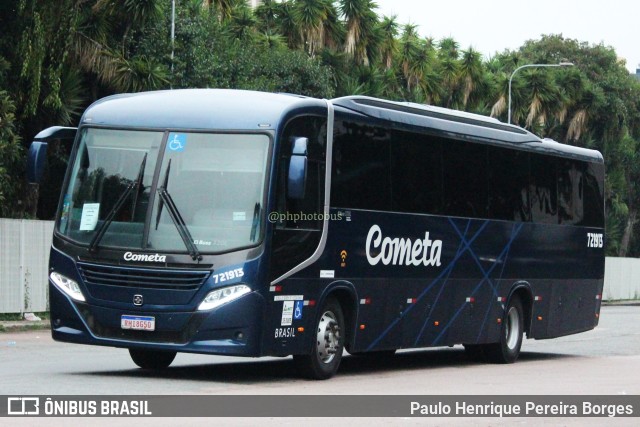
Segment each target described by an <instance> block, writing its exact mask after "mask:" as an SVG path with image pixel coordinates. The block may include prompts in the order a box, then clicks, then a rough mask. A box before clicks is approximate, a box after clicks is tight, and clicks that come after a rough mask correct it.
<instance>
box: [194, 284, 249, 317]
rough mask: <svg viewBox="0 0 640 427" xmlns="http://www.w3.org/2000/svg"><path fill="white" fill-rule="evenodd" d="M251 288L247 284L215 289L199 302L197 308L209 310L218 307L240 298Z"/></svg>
mask: <svg viewBox="0 0 640 427" xmlns="http://www.w3.org/2000/svg"><path fill="white" fill-rule="evenodd" d="M249 292H251V289H249V287H248V286H247V285H236V286H228V287H226V288H221V289H216V290H215V291H213V292H209V294H208V295H207V296H206V297H205V299H204V300H203V301H202V302H201V303H200V306H199V307H198V310H200V311H203V310H211V309H214V308H216V307H220V306H221V305H223V304H226V303H228V302H231V301H233V300H235V299H238V298H240V297H241V296H242V295H245V294H248V293H249Z"/></svg>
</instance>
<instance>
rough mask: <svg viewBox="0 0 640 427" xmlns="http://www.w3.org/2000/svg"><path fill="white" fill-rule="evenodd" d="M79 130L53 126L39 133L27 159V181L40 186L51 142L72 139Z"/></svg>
mask: <svg viewBox="0 0 640 427" xmlns="http://www.w3.org/2000/svg"><path fill="white" fill-rule="evenodd" d="M76 131H77V128H70V127H62V126H52V127H50V128H47V129H45V130H43V131H41V132H40V133H38V134H37V135H36V136H35V138H34V139H33V142H32V143H31V146H30V147H29V157H28V158H27V180H28V181H29V182H30V183H32V184H39V183H40V181H41V180H42V174H43V173H44V166H45V164H46V161H47V148H48V145H49V141H53V140H56V139H71V140H73V139H74V138H75V137H76Z"/></svg>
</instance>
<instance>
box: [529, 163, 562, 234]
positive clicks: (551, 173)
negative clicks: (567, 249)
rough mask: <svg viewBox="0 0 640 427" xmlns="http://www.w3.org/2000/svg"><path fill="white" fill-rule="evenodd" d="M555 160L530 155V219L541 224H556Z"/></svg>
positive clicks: (556, 190)
mask: <svg viewBox="0 0 640 427" xmlns="http://www.w3.org/2000/svg"><path fill="white" fill-rule="evenodd" d="M556 164H557V159H555V158H552V157H545V156H544V155H541V154H532V155H531V181H530V194H531V219H532V221H533V222H538V223H541V224H557V223H558V189H557V185H556V184H557V179H556Z"/></svg>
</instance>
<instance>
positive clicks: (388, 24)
mask: <svg viewBox="0 0 640 427" xmlns="http://www.w3.org/2000/svg"><path fill="white" fill-rule="evenodd" d="M378 28H379V29H380V33H381V35H382V41H381V43H380V54H381V55H382V64H383V65H384V67H385V69H387V70H389V69H391V67H392V66H393V58H394V57H395V56H396V55H397V54H398V52H399V49H398V40H397V37H398V28H399V27H398V22H397V16H396V15H394V16H391V17H388V16H385V17H384V18H382V22H381V23H380V24H379V26H378Z"/></svg>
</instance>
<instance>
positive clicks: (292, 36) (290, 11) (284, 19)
mask: <svg viewBox="0 0 640 427" xmlns="http://www.w3.org/2000/svg"><path fill="white" fill-rule="evenodd" d="M276 7H277V16H278V20H277V21H276V22H277V24H278V32H279V33H280V34H282V35H283V36H284V38H285V39H286V41H287V45H288V46H289V48H290V49H297V48H299V47H300V46H301V45H302V37H301V34H300V33H301V31H300V28H299V26H298V23H297V20H296V17H295V13H294V2H293V1H284V2H282V3H278V5H277V6H276Z"/></svg>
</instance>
